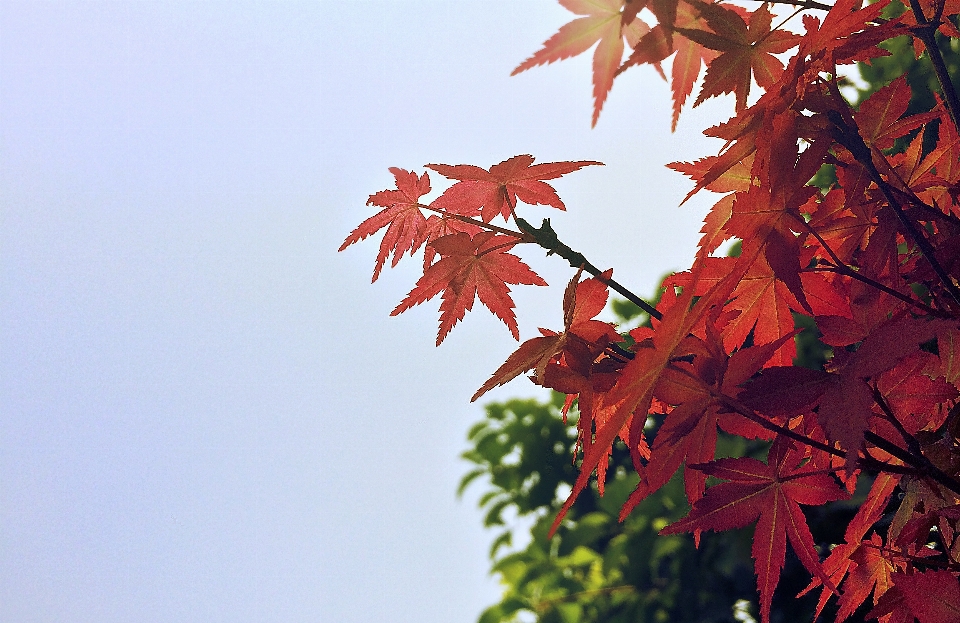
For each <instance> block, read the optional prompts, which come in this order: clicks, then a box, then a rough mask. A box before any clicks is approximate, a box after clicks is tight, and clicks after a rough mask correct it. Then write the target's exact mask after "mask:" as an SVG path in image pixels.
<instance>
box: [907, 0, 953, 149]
mask: <svg viewBox="0 0 960 623" xmlns="http://www.w3.org/2000/svg"><path fill="white" fill-rule="evenodd" d="M910 8H911V9H912V10H913V15H914V16H915V17H916V18H917V24H919V28H916V29H915V30H914V33H915V34H916V36H917V38H918V39H920V41H922V42H923V45H924V47H925V48H927V54H929V55H930V62H931V63H933V70H934V71H935V72H936V73H937V80H938V81H939V82H940V91H941V92H942V93H943V99H944V102H946V104H947V110H948V111H949V112H950V118H951V119H952V120H953V126H954V127H955V128H957V130H958V131H960V121H958V114H960V98H958V97H957V91H956V89H954V88H953V81H952V80H950V72H948V71H947V64H946V63H945V62H944V61H943V55H942V54H940V48H939V46H937V38H936V32H937V27H938V26H940V19H941V17H942V11H943V5H942V4H941V5H940V8H939V10H938V11H937V14H936V15H935V16H934V19H933V20H928V19H927V16H926V15H924V13H923V9H922V8H921V7H920V2H919V1H918V0H910Z"/></svg>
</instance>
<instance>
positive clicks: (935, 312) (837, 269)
mask: <svg viewBox="0 0 960 623" xmlns="http://www.w3.org/2000/svg"><path fill="white" fill-rule="evenodd" d="M808 271H813V272H817V271H821V272H831V273H840V274H841V275H846V276H847V277H850V278H851V279H856V280H857V281H860V282H862V283H865V284H867V285H869V286H873V287H874V288H876V289H878V290H880V291H882V292H885V293H887V294H889V295H890V296H892V297H894V298H897V299H900V300H901V301H903V302H904V303H907V304H908V305H912V306H913V307H916V308H917V309H922V310H923V311H925V312H927V313H928V314H930V315H931V316H936V317H937V318H953V316H952V315H951V314H949V313H948V312H943V311H940V310H939V309H935V308H933V307H930V306H929V305H927V304H926V303H924V302H923V301H918V300H915V299H912V298H910V297H909V296H907V295H906V294H903V293H901V292H897V291H896V290H894V289H893V288H891V287H889V286H885V285H883V284H882V283H880V282H878V281H874V280H873V279H871V278H870V277H867V276H865V275H861V274H860V273H858V272H857V271H855V270H853V269H851V268H850V267H848V266H846V265H844V264H841V265H840V266H832V265H830V264H824V265H823V267H822V268H821V267H820V266H815V267H813V268H806V269H804V270H802V271H801V272H808Z"/></svg>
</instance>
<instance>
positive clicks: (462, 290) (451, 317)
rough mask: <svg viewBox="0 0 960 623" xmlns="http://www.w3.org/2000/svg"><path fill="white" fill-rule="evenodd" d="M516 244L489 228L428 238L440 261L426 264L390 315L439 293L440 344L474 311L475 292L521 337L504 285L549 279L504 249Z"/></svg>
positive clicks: (541, 284)
mask: <svg viewBox="0 0 960 623" xmlns="http://www.w3.org/2000/svg"><path fill="white" fill-rule="evenodd" d="M516 242H517V240H516V239H515V238H510V237H509V236H498V235H496V234H495V233H494V232H490V231H484V232H480V233H479V234H477V235H475V236H472V237H471V236H470V234H467V233H459V234H451V235H449V236H444V237H443V238H440V239H438V240H436V241H434V242H432V243H431V244H432V245H433V248H434V249H435V250H436V251H437V252H438V253H439V254H440V260H439V261H437V262H436V263H435V264H433V265H432V266H430V267H429V268H427V270H426V272H424V273H423V277H420V279H419V281H417V285H416V286H415V287H414V288H413V290H411V291H410V293H409V294H408V295H407V297H406V298H405V299H403V301H401V302H400V304H399V305H397V307H396V309H394V310H393V311H392V312H390V315H391V316H396V315H397V314H400V313H402V312H404V311H406V310H408V309H410V308H411V307H413V306H414V305H419V304H420V303H423V302H425V301H429V300H430V299H432V298H433V297H435V296H436V295H437V294H440V293H441V292H443V302H442V303H441V304H440V332H439V333H438V334H437V345H438V346H439V345H440V343H441V342H442V341H443V339H444V338H445V337H446V336H447V334H448V333H449V332H450V329H452V328H453V325H455V324H457V322H459V321H460V320H461V319H462V318H463V316H464V314H465V313H466V312H468V311H470V310H471V309H473V301H474V298H475V297H477V296H479V297H480V302H481V303H483V304H484V305H486V306H487V308H488V309H489V310H490V311H492V312H493V313H494V315H495V316H497V318H499V319H500V320H502V321H503V323H504V324H505V325H507V327H508V328H509V329H510V333H512V334H513V337H514V338H515V339H520V335H519V332H518V330H517V320H516V316H515V315H514V313H513V308H514V303H513V299H511V298H510V288H508V287H507V284H508V283H512V284H526V285H535V286H545V285H547V282H546V281H544V280H543V279H541V278H540V276H539V275H537V274H536V273H535V272H533V271H532V270H530V267H529V266H527V265H526V264H524V263H523V262H521V261H520V258H518V257H517V256H516V255H512V254H510V253H507V251H508V250H509V249H510V248H512V247H513V245H514V244H516Z"/></svg>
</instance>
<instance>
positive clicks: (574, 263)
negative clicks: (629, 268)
mask: <svg viewBox="0 0 960 623" xmlns="http://www.w3.org/2000/svg"><path fill="white" fill-rule="evenodd" d="M514 220H516V221H517V225H519V226H520V231H522V232H523V233H524V234H525V235H528V236H530V237H531V238H532V240H533V242H536V243H537V244H539V245H540V246H541V247H543V248H544V249H546V250H547V255H559V256H560V257H562V258H563V259H565V260H567V261H568V262H570V266H571V267H573V268H580V267H583V270H585V271H587V272H588V273H590V274H591V275H593V276H594V277H596V278H597V280H599V281H600V282H602V283H604V284H606V285H607V286H608V287H609V288H610V289H611V290H614V291H616V292H617V293H618V294H620V295H622V296H624V297H626V299H627V300H628V301H630V302H631V303H633V304H634V305H636V306H637V307H639V308H640V309H642V310H643V311H645V312H647V313H648V314H650V316H652V317H653V318H656V319H657V320H660V319H661V318H663V314H661V313H660V312H659V311H657V308H656V307H654V306H653V305H651V304H650V303H648V302H646V301H645V300H643V299H642V298H640V297H639V296H637V295H636V294H634V293H633V292H631V291H630V290H628V289H627V288H625V287H623V286H622V285H620V284H619V283H617V282H616V281H614V280H613V279H607V278H606V277H602V276H601V274H602V273H603V271H602V270H600V269H599V268H597V267H596V266H594V265H593V264H591V263H590V262H589V261H587V258H585V257H584V256H583V254H582V253H579V252H577V251H574V250H573V249H571V248H570V247H568V246H567V245H565V244H563V243H562V242H560V239H559V238H558V237H557V232H555V231H553V227H551V226H550V219H548V218H545V219H543V224H541V225H540V227H539V228H537V227H534V226H533V225H531V224H530V223H528V222H527V221H526V220H524V219H522V218H520V217H519V216H515V217H514Z"/></svg>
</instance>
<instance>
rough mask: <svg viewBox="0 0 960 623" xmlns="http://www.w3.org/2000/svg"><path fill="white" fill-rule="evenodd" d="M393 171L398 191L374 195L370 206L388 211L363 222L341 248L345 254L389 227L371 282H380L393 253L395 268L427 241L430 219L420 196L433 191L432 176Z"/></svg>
mask: <svg viewBox="0 0 960 623" xmlns="http://www.w3.org/2000/svg"><path fill="white" fill-rule="evenodd" d="M390 172H391V173H393V177H394V178H395V179H396V184H397V189H396V190H381V191H380V192H378V193H374V194H372V195H370V198H369V199H368V200H367V205H375V206H380V207H382V208H384V209H383V210H381V211H380V212H377V213H376V214H374V215H373V216H371V217H370V218H368V219H367V220H365V221H364V222H362V223H360V225H359V226H358V227H357V228H356V229H354V230H353V231H352V232H350V235H349V236H347V239H346V240H344V241H343V244H342V245H340V248H339V249H338V251H343V250H344V249H346V248H347V247H349V246H350V245H351V244H353V243H355V242H359V241H361V240H363V239H364V238H366V237H367V236H370V235H371V234H375V233H376V232H378V231H380V230H381V229H383V228H384V227H386V228H387V232H386V233H385V234H384V235H383V240H381V241H380V253H378V254H377V264H376V266H375V267H374V269H373V279H372V280H371V281H376V280H377V277H379V276H380V270H381V269H382V268H383V265H384V263H385V262H386V261H387V258H388V257H390V254H391V253H392V254H393V265H394V266H396V265H397V262H399V261H400V257H401V256H402V255H403V254H404V253H406V252H407V251H410V254H411V255H412V254H413V253H414V252H415V251H416V250H417V249H419V248H420V245H422V244H423V243H424V241H425V240H426V235H425V232H424V226H425V224H426V222H427V220H426V218H424V216H423V213H422V212H421V211H420V197H422V196H423V195H426V194H427V193H429V192H430V176H429V174H427V173H424V174H423V175H421V176H419V177H418V176H417V174H416V173H411V172H410V171H407V170H405V169H399V168H397V167H390Z"/></svg>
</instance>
